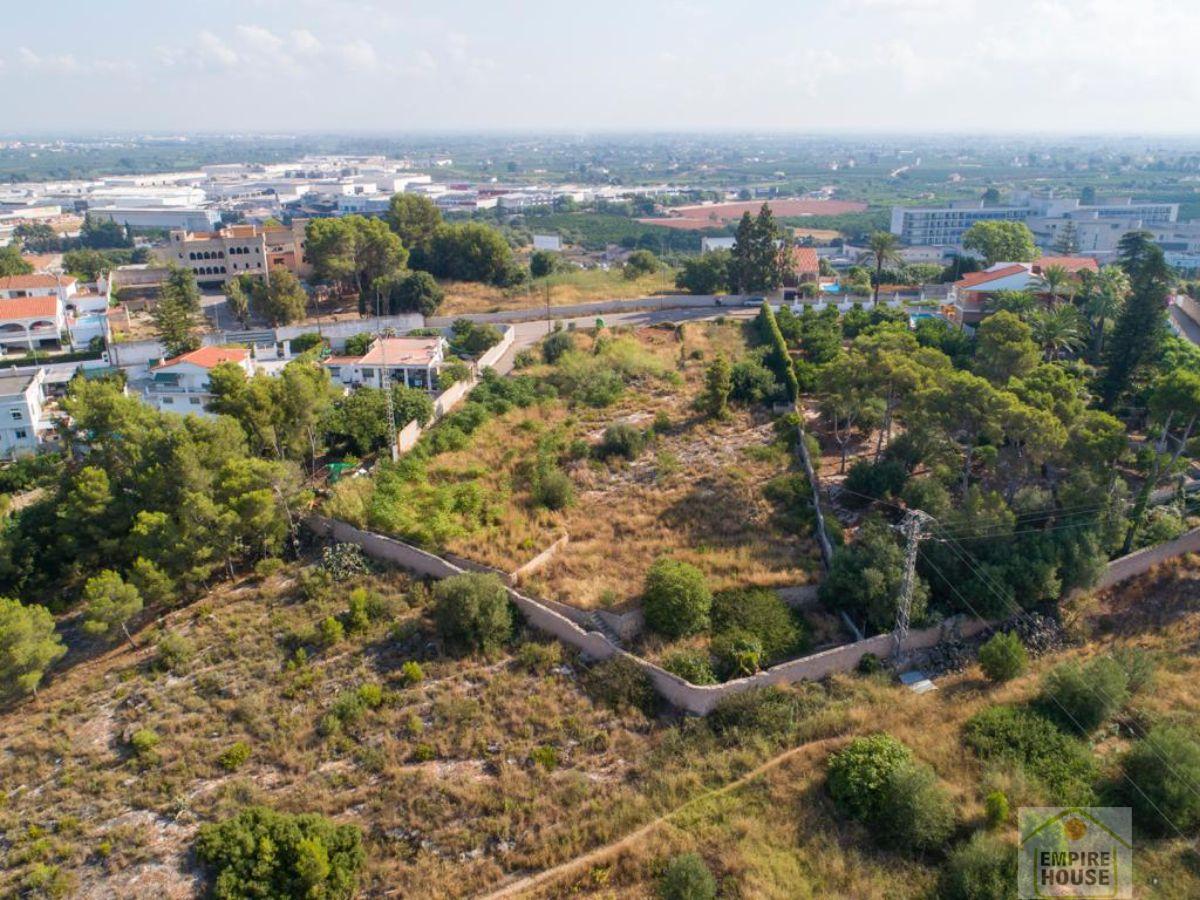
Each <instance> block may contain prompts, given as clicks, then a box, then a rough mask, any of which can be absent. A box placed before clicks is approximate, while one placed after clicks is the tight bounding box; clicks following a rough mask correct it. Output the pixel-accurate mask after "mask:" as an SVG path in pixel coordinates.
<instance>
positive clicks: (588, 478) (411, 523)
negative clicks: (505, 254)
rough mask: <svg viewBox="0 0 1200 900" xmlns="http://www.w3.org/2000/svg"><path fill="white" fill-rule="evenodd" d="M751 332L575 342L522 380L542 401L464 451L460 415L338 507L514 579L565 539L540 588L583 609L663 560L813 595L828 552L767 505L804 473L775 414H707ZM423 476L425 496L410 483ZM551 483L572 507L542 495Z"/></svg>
mask: <svg viewBox="0 0 1200 900" xmlns="http://www.w3.org/2000/svg"><path fill="white" fill-rule="evenodd" d="M747 333H748V332H747V327H746V326H744V325H742V324H737V323H733V322H725V323H719V322H705V323H689V324H687V325H685V326H683V327H682V328H681V329H678V330H677V329H675V328H673V327H671V326H666V327H655V328H644V329H639V330H636V331H628V332H626V331H620V332H618V333H613V332H612V331H611V330H610V329H607V328H606V329H603V330H602V331H601V332H599V333H597V332H595V330H594V329H592V330H588V332H587V333H585V332H583V331H580V332H576V333H566V332H564V333H562V338H561V339H560V338H556V340H563V341H569V342H570V343H571V344H572V347H573V349H570V350H567V351H565V352H563V355H562V357H561V358H558V359H557V360H556V361H555V362H554V363H553V364H548V363H544V362H541V361H534V363H533V364H532V365H529V366H527V367H526V368H525V369H523V370H521V371H522V375H523V379H522V382H523V383H524V385H525V386H526V387H528V388H529V389H532V390H537V391H540V392H541V393H540V394H539V395H538V397H537V399H536V401H534V402H530V403H528V404H527V405H520V404H515V403H512V402H509V401H505V402H504V403H503V404H501V405H502V406H503V412H501V413H500V414H498V415H492V416H487V417H485V418H484V420H483V421H482V422H480V423H479V424H478V426H477V427H475V428H473V429H472V430H471V432H470V434H469V435H462V440H461V441H460V440H459V438H458V435H459V434H460V433H461V425H462V424H463V422H462V420H461V419H460V420H458V421H456V416H461V415H462V414H460V413H455V414H452V415H451V416H450V417H448V418H447V419H446V420H445V422H443V423H442V424H440V425H439V426H437V427H436V428H435V429H433V431H432V433H431V434H430V435H428V436H427V438H426V440H425V442H424V443H425V446H424V447H423V448H418V451H417V454H416V457H417V458H416V459H415V460H413V461H411V462H410V461H408V460H406V461H404V462H403V463H402V464H401V466H400V468H399V470H393V471H389V470H387V469H385V470H384V471H383V472H382V473H381V474H380V475H379V476H377V477H376V478H375V479H373V480H368V479H358V480H355V481H352V482H348V483H345V484H343V485H339V486H338V488H337V490H336V491H335V493H334V495H333V497H332V498H330V500H329V501H328V502H327V503H326V506H325V511H326V512H327V514H329V515H331V516H334V517H336V518H343V519H347V520H349V521H351V522H355V523H357V524H360V525H366V526H369V527H372V528H375V529H377V530H382V531H388V532H391V533H394V534H397V535H398V536H401V537H405V538H407V539H410V540H417V541H419V542H422V543H424V544H425V545H430V546H435V547H440V548H442V549H445V550H449V551H451V552H453V553H456V554H458V555H461V556H465V557H467V558H470V559H472V560H475V561H478V562H481V563H484V564H486V565H489V566H492V567H494V568H496V569H499V570H501V571H504V572H512V571H513V570H515V569H517V568H518V567H520V566H522V565H523V564H524V563H526V562H528V561H529V560H530V559H531V558H533V557H534V556H536V555H537V554H538V553H540V552H541V551H542V550H544V549H545V548H546V547H548V546H549V545H550V544H552V543H553V542H554V541H556V540H557V539H558V538H559V537H560V536H562V535H563V534H566V535H568V536H569V541H568V543H567V544H566V546H565V548H564V549H562V550H561V551H560V552H559V553H558V554H557V555H556V556H555V557H554V559H553V561H552V562H551V563H550V564H549V566H547V567H546V568H545V569H543V570H542V571H540V572H538V573H537V574H536V575H534V576H533V577H532V578H531V580H530V581H529V582H528V583H527V584H528V588H529V590H530V591H531V592H532V593H534V594H535V595H540V596H544V597H547V598H549V599H554V600H559V601H561V602H565V603H569V604H572V605H574V606H577V607H581V608H592V607H597V606H599V607H610V608H611V607H620V606H627V605H628V604H629V603H630V602H631V601H633V600H634V599H635V598H636V597H637V596H638V594H639V593H640V591H641V585H642V582H643V579H644V576H645V574H646V572H647V570H648V568H649V567H650V565H651V564H652V563H653V562H654V560H655V559H657V558H659V557H663V556H669V557H671V558H673V559H677V560H680V561H684V562H687V563H690V564H693V565H695V566H696V567H697V568H698V569H699V570H700V571H701V572H702V573H703V574H704V575H705V577H706V579H707V580H708V582H709V585H710V586H711V588H712V589H713V590H721V589H725V588H735V587H785V586H797V585H804V584H807V583H808V582H809V581H810V580H811V579H812V577H813V573H814V572H815V571H816V569H817V567H818V561H817V551H816V549H815V545H814V544H813V542H812V540H811V539H810V538H809V537H808V536H807V532H806V531H805V530H802V529H797V528H796V527H795V525H794V523H793V524H789V523H788V522H787V521H786V520H787V517H786V515H781V510H780V508H779V504H778V503H773V502H772V501H770V500H768V499H767V497H768V495H769V494H771V491H768V490H767V485H769V484H771V483H772V482H777V483H776V487H780V485H779V484H778V480H780V479H782V480H783V481H784V482H788V480H789V479H790V478H792V477H794V476H795V474H796V469H795V462H794V453H793V452H792V451H791V450H790V449H789V448H788V446H787V443H786V440H781V439H780V435H779V434H778V433H777V431H776V428H775V424H774V419H773V417H772V416H771V415H770V414H769V411H768V410H767V409H766V407H765V406H763V405H762V404H761V403H760V404H737V403H735V404H734V405H732V407H731V409H730V411H729V415H728V417H726V418H722V419H715V420H714V419H711V418H709V417H706V416H705V415H704V414H703V412H701V411H700V410H698V409H697V408H696V403H697V400H698V398H699V397H700V395H701V393H702V391H703V385H704V378H705V370H706V367H707V366H708V365H709V364H710V363H711V362H712V361H713V359H715V358H716V356H717V355H718V354H721V355H723V356H724V357H725V358H727V359H728V360H730V361H731V362H732V363H736V362H738V361H740V360H742V359H744V358H746V357H748V356H749V355H750V353H751V348H750V346H749V345H748V343H747ZM497 389H500V388H497ZM510 389H511V388H510ZM490 390H491V389H490V388H488V387H486V386H485V391H484V393H485V396H486V395H488V392H489V391H490ZM551 395H554V396H553V397H552V396H551ZM473 399H475V398H473ZM476 402H479V401H478V400H476ZM483 402H484V403H486V402H488V401H487V400H484V401H483ZM476 412H477V411H476ZM476 412H471V413H468V415H469V416H475V414H476ZM439 431H441V432H446V431H449V432H450V433H451V434H452V435H454V437H453V438H452V440H450V441H447V439H446V438H445V437H439V434H438V432H439ZM448 443H449V444H453V445H454V446H446V445H447V444H448ZM459 444H461V445H460V446H459ZM439 448H444V449H440V450H439ZM418 466H419V467H420V469H421V472H420V475H419V477H420V478H421V480H422V481H423V482H424V486H423V487H421V488H416V487H414V486H413V481H412V479H411V478H408V477H407V474H409V473H411V471H412V470H413V469H414V468H415V467H418ZM551 472H553V474H551ZM551 482H553V483H554V484H559V485H561V489H562V490H563V491H564V492H565V494H564V496H563V497H561V498H555V497H539V493H541V492H545V491H547V490H548V485H550V483H551ZM468 495H469V496H468ZM464 510H466V511H467V512H464Z"/></svg>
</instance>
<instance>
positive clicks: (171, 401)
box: [162, 397, 175, 406]
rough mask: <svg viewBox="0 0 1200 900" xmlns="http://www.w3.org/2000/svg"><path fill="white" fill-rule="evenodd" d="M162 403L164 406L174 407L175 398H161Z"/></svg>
mask: <svg viewBox="0 0 1200 900" xmlns="http://www.w3.org/2000/svg"><path fill="white" fill-rule="evenodd" d="M162 402H163V403H164V404H166V405H167V406H174V405H175V398H174V397H163V398H162Z"/></svg>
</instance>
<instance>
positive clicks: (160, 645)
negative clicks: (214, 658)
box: [154, 631, 196, 673]
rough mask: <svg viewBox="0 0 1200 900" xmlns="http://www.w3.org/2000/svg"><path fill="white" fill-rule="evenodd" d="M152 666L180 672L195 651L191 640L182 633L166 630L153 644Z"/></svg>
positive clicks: (162, 669) (166, 670) (165, 670)
mask: <svg viewBox="0 0 1200 900" xmlns="http://www.w3.org/2000/svg"><path fill="white" fill-rule="evenodd" d="M154 649H155V654H154V667H155V668H156V669H160V670H161V671H164V672H174V673H179V672H182V671H183V670H184V669H185V668H186V667H187V664H188V662H189V661H191V658H192V657H193V656H194V655H195V653H196V648H195V647H194V646H193V645H192V642H191V641H189V640H188V639H187V638H185V637H184V636H183V635H182V634H179V633H178V632H175V631H168V632H167V633H166V634H164V635H163V636H162V637H160V638H159V639H158V641H157V642H156V643H155V645H154Z"/></svg>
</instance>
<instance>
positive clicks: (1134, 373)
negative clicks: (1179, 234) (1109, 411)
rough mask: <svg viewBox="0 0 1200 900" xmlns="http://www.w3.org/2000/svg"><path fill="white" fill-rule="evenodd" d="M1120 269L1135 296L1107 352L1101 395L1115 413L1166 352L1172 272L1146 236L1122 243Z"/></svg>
mask: <svg viewBox="0 0 1200 900" xmlns="http://www.w3.org/2000/svg"><path fill="white" fill-rule="evenodd" d="M1119 249H1120V265H1121V268H1122V269H1124V270H1125V273H1126V274H1127V275H1128V276H1129V283H1130V287H1131V292H1130V294H1129V299H1128V300H1126V301H1125V306H1124V307H1123V308H1122V310H1121V314H1120V315H1119V316H1118V317H1117V321H1116V325H1115V326H1114V327H1113V332H1112V339H1111V340H1110V342H1109V345H1108V351H1107V352H1106V353H1105V360H1104V361H1105V364H1106V365H1107V367H1108V372H1107V373H1106V374H1105V377H1104V380H1103V381H1102V382H1101V385H1100V390H1101V394H1102V396H1103V399H1104V404H1105V406H1107V407H1109V408H1111V407H1112V406H1113V404H1114V403H1116V401H1117V399H1118V398H1119V397H1120V396H1121V395H1122V394H1123V393H1125V392H1126V391H1127V390H1128V389H1129V388H1130V386H1131V385H1132V384H1133V382H1134V381H1135V380H1136V378H1137V377H1138V374H1139V372H1140V371H1141V370H1142V369H1143V368H1144V367H1145V366H1146V364H1147V363H1149V362H1150V361H1151V360H1153V359H1154V358H1155V357H1156V356H1157V355H1158V353H1159V351H1160V350H1161V349H1162V344H1163V341H1164V339H1165V338H1166V335H1167V292H1168V289H1169V287H1170V283H1171V273H1170V269H1169V268H1168V267H1167V262H1166V259H1165V258H1164V256H1163V252H1162V249H1161V248H1160V247H1158V246H1157V245H1156V244H1154V243H1153V242H1152V239H1151V235H1150V233H1149V232H1147V231H1131V232H1130V233H1129V234H1127V235H1125V236H1124V237H1123V238H1121V243H1120V245H1119Z"/></svg>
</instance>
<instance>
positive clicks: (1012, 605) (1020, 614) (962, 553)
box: [924, 516, 1200, 836]
mask: <svg viewBox="0 0 1200 900" xmlns="http://www.w3.org/2000/svg"><path fill="white" fill-rule="evenodd" d="M930 519H931V520H932V521H933V523H934V527H935V528H939V529H940V527H941V526H940V523H939V522H938V521H937V519H935V518H933V517H932V516H931V517H930ZM946 543H947V545H948V546H949V547H950V549H951V550H952V551H953V552H954V553H955V554H956V555H957V556H958V557H959V559H960V560H961V561H962V562H963V563H965V564H966V565H967V567H968V568H969V569H970V570H971V571H972V573H973V574H974V575H975V577H976V578H978V579H979V581H980V583H981V584H983V586H984V587H985V588H987V589H988V590H989V591H991V592H992V593H993V594H994V595H995V596H996V597H997V598H998V599H999V600H1000V602H1001V604H1002V605H1004V606H1006V607H1008V608H1009V609H1011V610H1013V611H1015V613H1016V617H1017V618H1018V619H1024V620H1026V621H1031V619H1030V617H1029V613H1028V612H1027V611H1026V610H1024V609H1022V608H1021V606H1020V605H1018V604H1017V603H1016V602H1015V601H1014V600H1012V599H1011V598H1010V597H1008V596H1006V595H1005V594H1004V593H1003V591H1002V590H1001V589H1000V587H999V585H998V584H997V583H996V581H995V579H993V578H992V577H991V576H990V575H989V574H988V573H987V572H985V571H984V570H983V569H982V568H981V566H979V565H978V561H977V560H975V559H974V557H973V556H972V555H971V554H970V552H969V551H967V550H966V548H964V547H961V546H958V545H957V544H956V542H954V541H953V540H948V541H946ZM924 558H925V562H926V563H927V564H928V565H929V566H930V568H932V569H933V570H934V572H936V573H937V574H938V575H939V576H941V578H942V579H943V580H944V581H946V583H947V584H948V585H949V586H950V589H951V590H952V591H954V593H955V595H956V596H957V597H958V598H959V599H960V600H962V602H963V603H964V604H965V605H966V606H967V608H968V609H970V610H971V612H972V613H973V614H974V615H976V616H977V617H979V618H982V616H979V613H978V612H976V610H975V608H974V607H973V606H971V604H970V603H969V602H968V601H967V599H966V598H965V597H964V596H963V595H962V592H961V591H960V590H959V589H958V587H957V585H955V584H954V583H953V582H951V581H950V580H949V579H947V578H946V576H945V575H943V574H942V572H941V571H940V570H939V569H938V567H937V566H936V564H934V563H933V561H932V560H931V559H930V558H929V554H925V557H924ZM1089 690H1091V691H1092V693H1093V694H1095V695H1096V696H1097V697H1100V698H1101V699H1103V700H1105V701H1107V702H1108V703H1110V704H1113V705H1114V706H1115V705H1117V704H1116V703H1115V700H1114V698H1113V697H1111V696H1109V695H1108V694H1106V693H1105V692H1103V691H1102V690H1101V689H1100V688H1098V687H1096V686H1094V685H1091V686H1089ZM1051 699H1052V700H1054V702H1055V703H1056V704H1057V705H1058V706H1059V707H1060V708H1063V707H1062V703H1061V702H1059V701H1058V700H1057V698H1054V697H1051ZM1063 712H1064V713H1066V714H1067V716H1068V718H1070V719H1071V721H1072V723H1073V724H1074V725H1076V727H1079V730H1080V732H1081V733H1086V732H1085V730H1084V729H1083V728H1082V727H1080V726H1079V723H1078V722H1077V721H1076V720H1075V719H1074V717H1073V716H1071V715H1070V713H1069V712H1067V710H1066V709H1065V708H1063ZM1142 740H1144V741H1145V742H1146V745H1147V746H1148V747H1150V749H1151V750H1152V751H1153V752H1154V755H1155V756H1157V757H1158V758H1159V760H1160V761H1161V762H1162V763H1163V764H1164V765H1165V766H1166V767H1167V768H1168V769H1170V770H1171V771H1172V773H1173V774H1174V775H1175V776H1176V777H1178V778H1180V779H1181V780H1182V781H1183V783H1184V784H1185V785H1187V787H1188V789H1189V790H1191V791H1192V793H1193V794H1195V795H1196V796H1197V798H1200V790H1197V788H1196V786H1195V784H1194V783H1192V781H1191V780H1190V779H1189V778H1188V777H1187V776H1185V775H1182V774H1181V773H1180V772H1179V771H1178V770H1177V769H1175V767H1174V766H1172V765H1171V763H1170V761H1169V760H1167V758H1166V757H1165V756H1164V755H1163V754H1162V753H1161V752H1160V751H1159V749H1158V748H1157V747H1156V746H1155V744H1154V742H1153V741H1151V740H1150V737H1149V733H1148V732H1147V733H1145V734H1143V735H1142ZM1126 778H1128V776H1126ZM1129 781H1130V783H1131V784H1132V783H1133V781H1132V779H1129ZM1134 786H1135V787H1137V785H1134ZM1138 792H1139V793H1142V795H1143V796H1145V794H1144V793H1143V792H1142V791H1141V788H1140V787H1139V788H1138ZM1146 799H1147V801H1149V802H1150V803H1151V805H1152V806H1154V808H1155V810H1156V811H1158V812H1159V814H1160V815H1162V811H1161V810H1159V809H1158V807H1157V806H1155V805H1154V803H1153V801H1150V798H1149V797H1146ZM1163 818H1164V819H1166V816H1165V815H1164V816H1163ZM1167 821H1168V822H1170V820H1169V819H1168V820H1167ZM1170 824H1171V827H1172V828H1175V830H1176V831H1177V832H1178V831H1179V829H1178V827H1177V826H1176V825H1175V823H1174V822H1170ZM1181 836H1182V835H1181Z"/></svg>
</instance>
